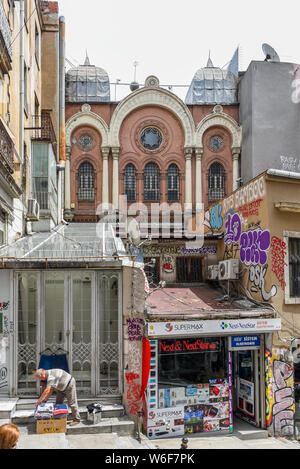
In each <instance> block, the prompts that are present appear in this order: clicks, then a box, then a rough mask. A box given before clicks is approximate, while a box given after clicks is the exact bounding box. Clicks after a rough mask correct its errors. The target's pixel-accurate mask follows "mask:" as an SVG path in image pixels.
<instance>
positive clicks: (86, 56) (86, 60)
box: [84, 49, 91, 67]
mask: <svg viewBox="0 0 300 469" xmlns="http://www.w3.org/2000/svg"><path fill="white" fill-rule="evenodd" d="M84 65H85V66H86V67H89V66H90V65H91V62H90V59H89V56H88V52H87V49H86V50H85V62H84Z"/></svg>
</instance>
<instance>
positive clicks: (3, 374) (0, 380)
mask: <svg viewBox="0 0 300 469" xmlns="http://www.w3.org/2000/svg"><path fill="white" fill-rule="evenodd" d="M7 375H8V372H7V368H6V366H2V367H1V368H0V389H1V388H5V387H6V386H7V385H8V380H7Z"/></svg>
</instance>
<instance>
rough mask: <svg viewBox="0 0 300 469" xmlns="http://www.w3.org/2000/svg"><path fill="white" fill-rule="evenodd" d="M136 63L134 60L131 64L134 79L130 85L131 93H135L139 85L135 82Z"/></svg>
mask: <svg viewBox="0 0 300 469" xmlns="http://www.w3.org/2000/svg"><path fill="white" fill-rule="evenodd" d="M138 64H139V63H138V62H137V61H136V60H135V61H134V62H133V66H134V79H133V82H132V83H130V90H131V91H136V90H138V89H139V87H140V85H139V84H138V82H137V81H136V68H137V66H138Z"/></svg>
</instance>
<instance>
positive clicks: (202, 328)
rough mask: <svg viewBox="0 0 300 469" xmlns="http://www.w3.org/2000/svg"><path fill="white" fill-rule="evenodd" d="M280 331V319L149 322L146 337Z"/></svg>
mask: <svg viewBox="0 0 300 469" xmlns="http://www.w3.org/2000/svg"><path fill="white" fill-rule="evenodd" d="M279 330H281V319H280V318H274V319H257V318H256V319H229V320H225V319H224V320H223V321H221V320H220V321H172V322H151V323H149V324H148V335H149V336H150V337H151V336H152V337H154V336H158V337H159V336H163V337H166V336H176V335H177V336H194V335H199V334H200V335H206V336H207V335H209V334H219V335H232V334H235V333H237V332H238V333H243V334H247V333H251V332H255V333H258V332H259V333H264V332H274V331H279Z"/></svg>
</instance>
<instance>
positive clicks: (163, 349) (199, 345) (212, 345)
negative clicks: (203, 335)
mask: <svg viewBox="0 0 300 469" xmlns="http://www.w3.org/2000/svg"><path fill="white" fill-rule="evenodd" d="M219 350H220V342H219V340H212V339H195V340H190V339H182V340H161V341H160V342H159V353H161V354H162V355H163V354H167V353H171V352H176V353H187V352H218V351H219Z"/></svg>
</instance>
